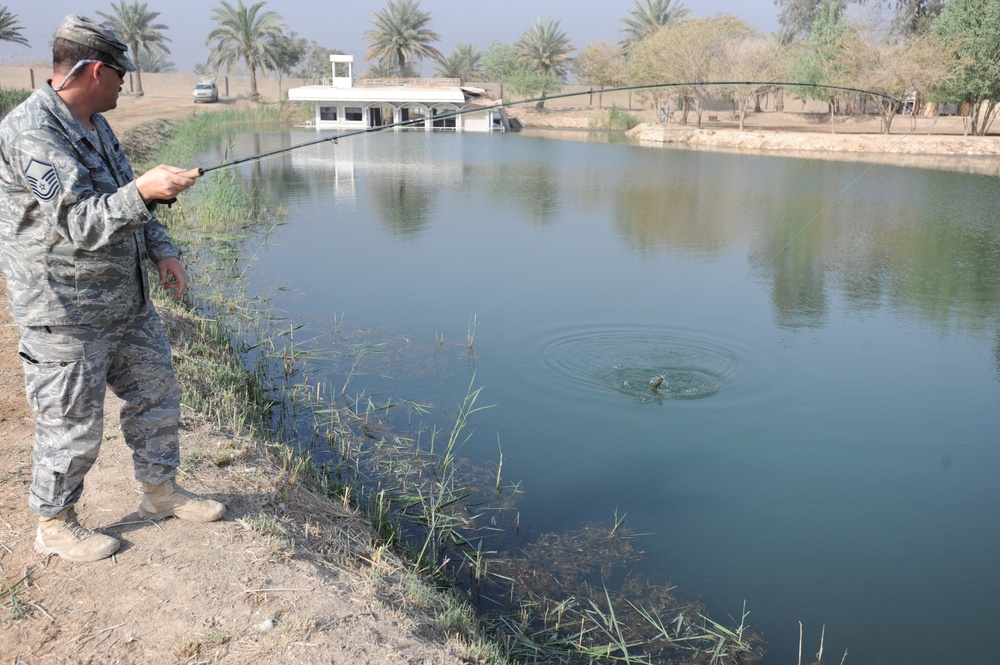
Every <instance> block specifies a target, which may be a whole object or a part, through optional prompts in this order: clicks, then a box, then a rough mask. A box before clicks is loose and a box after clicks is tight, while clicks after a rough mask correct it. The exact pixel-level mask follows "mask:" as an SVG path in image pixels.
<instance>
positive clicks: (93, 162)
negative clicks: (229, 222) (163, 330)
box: [0, 84, 177, 326]
mask: <svg viewBox="0 0 1000 665" xmlns="http://www.w3.org/2000/svg"><path fill="white" fill-rule="evenodd" d="M92 121H93V123H94V127H95V131H96V132H97V133H98V136H99V137H100V140H99V141H97V142H96V143H97V144H96V145H95V141H94V140H93V138H92V136H90V135H89V132H87V130H86V129H85V128H84V127H83V126H82V125H81V124H80V123H79V122H78V121H77V120H76V119H75V118H74V117H73V115H72V114H71V113H70V110H69V108H68V107H67V106H66V105H65V104H64V103H63V101H62V99H60V98H59V96H58V95H57V94H56V93H55V92H54V91H53V90H52V87H51V86H50V85H49V84H45V85H43V86H42V87H41V88H40V89H38V90H36V91H35V92H34V93H32V95H31V96H30V97H29V98H28V99H27V100H25V101H24V103H22V104H21V105H19V106H18V107H17V108H15V109H14V110H12V111H11V112H10V113H9V114H8V115H7V117H5V118H4V119H3V121H2V122H0V269H2V270H3V272H4V274H5V275H6V277H7V296H8V298H9V300H10V311H11V315H12V316H13V317H14V320H15V321H16V322H17V323H18V325H21V326H43V325H76V324H84V323H102V322H107V321H114V320H118V319H122V318H124V317H125V316H127V315H128V314H130V313H132V312H133V311H134V309H135V308H136V307H137V306H140V307H146V306H147V302H148V296H149V278H148V275H147V263H148V259H151V260H153V261H154V262H158V261H160V260H162V259H164V258H167V257H170V256H177V249H176V248H175V247H174V244H173V242H171V240H170V237H169V236H168V235H167V231H166V229H165V228H164V227H163V225H162V224H160V222H159V220H158V219H157V218H156V215H155V214H154V213H153V211H152V209H151V207H147V206H146V204H145V203H143V201H142V197H141V196H140V195H139V190H138V188H136V186H135V182H134V180H135V178H134V176H133V173H132V167H131V166H130V165H129V163H128V159H126V157H125V155H124V154H123V153H122V150H121V146H120V145H119V143H118V139H117V138H116V137H115V135H114V132H113V131H112V130H111V127H110V126H109V125H108V123H107V121H106V120H105V119H104V117H103V116H101V115H100V114H95V115H94V116H93V120H92Z"/></svg>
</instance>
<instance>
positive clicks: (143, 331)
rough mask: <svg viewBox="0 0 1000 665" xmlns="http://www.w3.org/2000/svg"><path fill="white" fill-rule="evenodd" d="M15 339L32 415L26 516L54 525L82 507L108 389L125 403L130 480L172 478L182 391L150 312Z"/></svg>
mask: <svg viewBox="0 0 1000 665" xmlns="http://www.w3.org/2000/svg"><path fill="white" fill-rule="evenodd" d="M20 332H21V342H20V345H19V348H18V352H19V354H20V356H21V359H22V361H23V362H24V384H25V392H26V393H27V397H28V403H29V404H30V405H31V408H32V409H34V411H35V414H36V420H35V455H34V471H33V475H32V482H31V489H30V496H29V499H28V505H29V506H30V507H31V509H32V511H34V512H35V513H36V514H37V515H39V516H42V517H53V516H55V515H57V514H58V513H60V512H62V511H63V510H65V509H66V508H68V507H70V506H72V505H74V504H75V503H76V502H77V501H78V500H79V499H80V495H81V494H82V493H83V479H84V476H85V475H86V474H87V471H89V470H90V467H91V466H93V464H94V462H95V461H96V460H97V453H98V451H99V450H100V447H101V440H102V438H103V436H104V398H105V395H106V390H107V386H110V387H111V390H112V391H113V392H114V393H115V394H116V395H117V396H118V397H120V398H121V399H123V400H125V404H124V405H123V406H122V408H121V429H122V434H123V435H124V436H125V443H126V444H128V446H129V448H131V450H132V462H133V465H134V466H135V477H136V480H140V481H145V482H150V483H161V482H164V481H165V480H168V479H170V478H172V477H173V476H174V475H176V473H177V466H178V465H179V463H180V452H179V448H178V438H177V436H178V434H177V429H178V422H179V420H180V389H179V388H178V386H177V379H176V377H175V376H174V370H173V367H172V365H171V362H170V344H169V343H168V342H167V337H166V334H165V332H164V330H163V323H162V322H161V321H160V317H159V315H158V314H157V313H156V310H154V309H153V308H152V307H147V308H146V311H145V312H141V313H139V314H136V315H134V316H130V317H128V318H126V319H123V320H121V321H116V322H114V323H110V324H88V325H77V326H40V327H22V328H21V331H20Z"/></svg>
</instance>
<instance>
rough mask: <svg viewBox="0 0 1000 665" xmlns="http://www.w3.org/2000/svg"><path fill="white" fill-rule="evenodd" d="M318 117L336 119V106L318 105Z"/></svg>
mask: <svg viewBox="0 0 1000 665" xmlns="http://www.w3.org/2000/svg"><path fill="white" fill-rule="evenodd" d="M319 119H320V120H336V119H337V107H336V106H320V107H319Z"/></svg>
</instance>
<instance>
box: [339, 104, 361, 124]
mask: <svg viewBox="0 0 1000 665" xmlns="http://www.w3.org/2000/svg"><path fill="white" fill-rule="evenodd" d="M364 119H365V118H364V114H363V113H362V110H361V107H360V106H346V107H344V120H347V121H348V122H361V121H362V120H364Z"/></svg>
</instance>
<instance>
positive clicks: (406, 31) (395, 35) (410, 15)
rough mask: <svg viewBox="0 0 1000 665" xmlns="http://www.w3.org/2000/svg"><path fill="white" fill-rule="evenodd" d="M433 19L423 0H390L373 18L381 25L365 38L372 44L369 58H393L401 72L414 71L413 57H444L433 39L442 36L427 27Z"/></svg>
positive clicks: (374, 21) (403, 74)
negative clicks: (432, 43)
mask: <svg viewBox="0 0 1000 665" xmlns="http://www.w3.org/2000/svg"><path fill="white" fill-rule="evenodd" d="M430 20H431V15H430V14H429V13H428V12H425V11H421V10H420V2H419V0H387V2H386V6H385V9H383V10H382V11H380V12H375V14H374V18H372V23H374V24H375V27H376V28H377V29H376V30H366V31H365V34H364V38H365V40H366V41H367V42H368V43H369V44H371V46H370V47H369V48H368V52H367V53H365V60H384V61H387V62H390V63H392V64H394V65H395V66H396V68H397V71H398V73H399V75H400V76H405V75H407V74H408V73H410V70H411V69H412V65H411V64H410V62H409V61H410V60H413V59H420V58H432V59H435V60H440V58H441V57H442V56H441V52H440V51H438V50H437V49H436V48H434V47H433V46H431V42H436V41H439V40H440V39H441V37H440V36H439V35H438V34H437V33H436V32H434V31H433V30H430V29H428V28H427V24H428V23H429V22H430Z"/></svg>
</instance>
